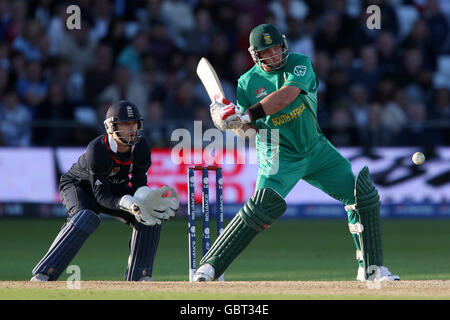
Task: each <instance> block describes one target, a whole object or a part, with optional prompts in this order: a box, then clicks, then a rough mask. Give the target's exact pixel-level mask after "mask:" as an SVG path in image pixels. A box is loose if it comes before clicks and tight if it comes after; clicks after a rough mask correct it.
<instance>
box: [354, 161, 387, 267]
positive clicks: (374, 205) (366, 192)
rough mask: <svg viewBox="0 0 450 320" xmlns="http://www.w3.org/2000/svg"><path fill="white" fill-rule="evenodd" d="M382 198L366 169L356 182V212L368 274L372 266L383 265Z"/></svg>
mask: <svg viewBox="0 0 450 320" xmlns="http://www.w3.org/2000/svg"><path fill="white" fill-rule="evenodd" d="M380 207H381V203H380V197H379V195H378V191H377V189H376V188H375V186H374V185H373V183H372V180H371V178H370V174H369V169H368V168H367V167H364V168H363V169H362V170H361V171H360V172H359V174H358V176H357V177H356V181H355V206H354V208H355V210H356V212H357V213H358V215H359V218H360V221H361V224H362V226H363V230H362V232H361V233H360V235H361V238H362V252H363V257H364V268H365V270H366V273H367V272H368V268H369V267H370V266H372V265H375V266H382V265H383V239H382V234H381V217H380Z"/></svg>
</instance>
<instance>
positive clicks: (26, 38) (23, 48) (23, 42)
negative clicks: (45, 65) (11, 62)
mask: <svg viewBox="0 0 450 320" xmlns="http://www.w3.org/2000/svg"><path fill="white" fill-rule="evenodd" d="M41 36H42V28H41V25H40V23H39V22H38V21H37V20H28V21H27V23H26V25H25V29H24V30H23V34H21V35H18V36H17V37H16V38H15V39H14V42H13V43H12V48H13V49H14V50H17V51H20V52H22V53H23V55H24V56H25V59H26V60H41V58H42V54H41V51H40V49H39V46H40V39H41Z"/></svg>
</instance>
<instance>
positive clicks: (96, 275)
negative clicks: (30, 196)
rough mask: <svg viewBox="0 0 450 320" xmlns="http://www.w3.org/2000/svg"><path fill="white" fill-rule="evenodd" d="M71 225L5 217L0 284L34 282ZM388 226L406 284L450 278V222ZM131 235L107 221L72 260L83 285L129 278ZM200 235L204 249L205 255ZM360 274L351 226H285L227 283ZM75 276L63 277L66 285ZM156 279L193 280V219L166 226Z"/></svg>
mask: <svg viewBox="0 0 450 320" xmlns="http://www.w3.org/2000/svg"><path fill="white" fill-rule="evenodd" d="M64 221H65V219H63V218H61V219H18V218H15V219H10V218H8V219H1V220H0V256H1V259H0V270H1V272H0V280H1V281H5V280H22V281H24V280H29V279H30V277H31V276H32V275H31V270H32V269H33V267H34V266H35V265H36V263H37V262H38V261H39V260H40V259H41V257H42V256H43V255H44V254H45V252H46V251H47V249H48V247H49V246H50V244H51V242H52V241H53V239H54V238H55V236H56V235H57V234H58V232H59V230H60V228H61V226H62V225H63V223H64ZM382 226H383V238H384V260H385V265H387V266H388V267H389V268H390V269H391V270H392V271H394V272H395V273H398V274H399V275H401V277H402V280H435V279H440V280H448V279H450V268H449V266H450V241H448V240H449V231H450V220H448V219H447V220H446V219H442V220H384V221H383V224H382ZM212 227H213V225H212ZM212 229H213V228H212ZM199 230H201V221H198V222H197V232H198V231H199ZM213 230H214V229H213ZM130 234H131V228H130V227H129V226H127V225H125V224H122V223H120V222H119V221H116V220H114V219H104V220H103V221H102V223H101V225H100V226H99V228H98V229H97V230H96V231H95V233H94V234H93V235H91V237H90V238H89V239H88V240H87V241H86V243H85V244H84V246H83V248H82V249H81V250H80V252H79V253H78V255H77V256H76V257H75V259H74V260H73V261H72V262H71V264H72V265H78V266H79V267H80V269H81V277H82V280H123V273H124V270H125V267H126V264H127V259H128V254H129V251H128V250H129V249H128V240H129V237H130ZM197 234H198V236H197V240H198V241H197V248H198V249H197V251H201V243H200V238H201V237H200V235H199V233H197ZM213 238H214V237H213ZM198 258H200V257H198ZM356 269H357V264H356V261H355V247H354V245H353V242H352V239H351V236H350V233H349V232H348V229H347V223H346V221H345V220H279V221H277V222H276V223H275V224H274V225H273V226H272V227H271V228H270V229H268V230H266V231H264V232H263V233H261V234H260V235H258V236H257V238H255V240H254V241H253V242H252V243H251V244H250V245H249V246H248V248H247V249H246V250H245V251H244V252H243V253H242V254H241V255H240V256H239V257H238V258H237V259H236V260H235V262H234V263H233V264H232V265H231V266H230V268H229V269H228V270H227V271H226V279H227V280H235V281H278V280H295V281H309V280H314V281H336V280H354V279H355V277H356ZM68 277H69V274H67V273H63V274H62V275H61V277H60V279H59V280H65V279H67V278H68ZM153 279H154V280H155V281H187V280H188V242H187V223H186V220H183V219H177V220H171V221H167V222H165V223H164V226H163V229H162V236H161V240H160V245H159V248H158V253H157V256H156V261H155V265H154V271H153Z"/></svg>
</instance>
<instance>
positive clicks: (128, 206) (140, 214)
mask: <svg viewBox="0 0 450 320" xmlns="http://www.w3.org/2000/svg"><path fill="white" fill-rule="evenodd" d="M119 208H120V209H122V210H125V211H128V212H129V213H131V214H132V215H134V216H135V217H136V220H137V221H139V222H140V223H142V224H145V225H147V226H154V225H155V224H161V219H159V218H157V217H154V216H152V215H151V214H150V213H149V212H148V211H147V208H145V207H144V203H143V201H142V200H141V199H138V198H135V197H133V196H131V195H129V194H127V195H124V196H123V197H122V198H120V201H119Z"/></svg>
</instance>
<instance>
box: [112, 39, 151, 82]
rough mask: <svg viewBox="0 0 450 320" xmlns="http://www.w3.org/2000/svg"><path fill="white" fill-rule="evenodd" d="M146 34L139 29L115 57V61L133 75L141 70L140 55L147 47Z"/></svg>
mask: <svg viewBox="0 0 450 320" xmlns="http://www.w3.org/2000/svg"><path fill="white" fill-rule="evenodd" d="M147 46H148V41H147V35H146V34H145V33H144V32H142V31H139V32H138V33H136V34H135V35H134V37H133V39H132V40H131V44H130V45H128V46H126V47H125V48H124V49H123V50H122V52H121V53H120V54H119V56H118V57H117V61H116V63H117V64H118V65H121V66H126V67H127V68H128V70H129V71H130V72H131V73H133V74H134V75H135V74H137V73H139V71H140V70H141V56H142V54H143V53H144V51H145V50H146V49H147Z"/></svg>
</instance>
